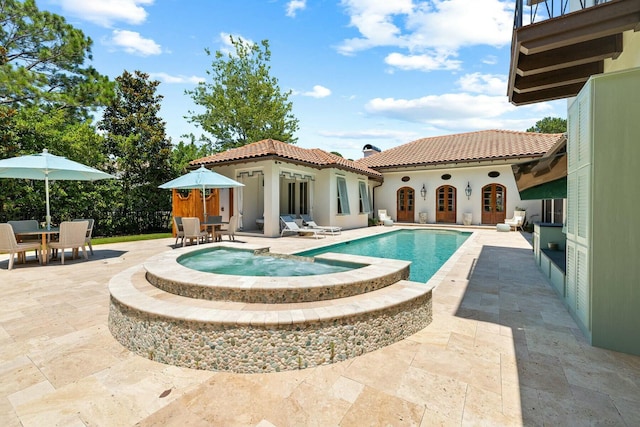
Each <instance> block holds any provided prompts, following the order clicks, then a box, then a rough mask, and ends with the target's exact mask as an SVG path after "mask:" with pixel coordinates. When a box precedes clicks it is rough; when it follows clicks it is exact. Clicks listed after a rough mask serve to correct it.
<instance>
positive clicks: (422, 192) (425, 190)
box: [420, 184, 427, 200]
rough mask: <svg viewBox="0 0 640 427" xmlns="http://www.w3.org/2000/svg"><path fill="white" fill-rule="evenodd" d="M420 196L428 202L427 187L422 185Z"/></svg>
mask: <svg viewBox="0 0 640 427" xmlns="http://www.w3.org/2000/svg"><path fill="white" fill-rule="evenodd" d="M420 195H421V196H422V198H423V199H424V200H427V187H425V186H424V184H422V190H420Z"/></svg>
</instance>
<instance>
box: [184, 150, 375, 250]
mask: <svg viewBox="0 0 640 427" xmlns="http://www.w3.org/2000/svg"><path fill="white" fill-rule="evenodd" d="M191 164H192V165H194V166H200V165H204V166H205V167H207V168H209V169H215V171H216V172H218V173H220V174H222V175H225V176H227V177H229V178H232V179H235V180H236V181H239V182H241V183H243V184H244V185H245V186H244V187H243V188H240V189H236V190H235V191H231V190H221V191H220V196H219V204H220V213H219V214H221V215H222V216H223V219H227V220H228V218H229V217H230V216H231V215H233V214H235V215H238V216H240V217H241V218H242V221H241V222H240V223H239V227H241V228H242V229H243V230H247V231H248V230H253V231H259V232H262V233H263V234H264V235H265V236H268V237H276V236H279V235H280V216H281V215H293V216H294V217H295V216H297V215H309V216H311V217H312V218H313V219H314V220H315V222H316V223H318V224H321V225H326V226H338V227H342V228H344V229H350V228H359V227H366V226H367V225H368V218H369V215H370V214H371V202H370V194H371V187H372V186H375V185H377V184H378V183H380V182H382V174H381V173H380V172H377V171H375V170H373V169H371V168H368V167H366V166H364V165H359V164H357V163H356V162H354V161H351V160H347V159H344V158H342V157H340V156H337V155H335V154H332V153H328V152H326V151H324V150H320V149H306V148H301V147H297V146H295V145H292V144H287V143H284V142H281V141H276V140H271V139H268V140H263V141H258V142H254V143H251V144H248V145H245V146H243V147H239V148H234V149H231V150H227V151H225V152H223V153H217V154H214V155H212V156H208V157H203V158H200V159H197V160H194V161H192V162H191Z"/></svg>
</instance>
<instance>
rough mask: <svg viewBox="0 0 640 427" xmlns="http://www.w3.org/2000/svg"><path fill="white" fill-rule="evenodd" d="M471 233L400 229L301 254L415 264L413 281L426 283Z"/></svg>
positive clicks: (412, 272) (411, 275) (411, 270)
mask: <svg viewBox="0 0 640 427" xmlns="http://www.w3.org/2000/svg"><path fill="white" fill-rule="evenodd" d="M470 235H471V233H469V232H464V231H455V230H406V229H404V230H396V231H392V232H389V233H385V234H382V235H378V236H369V237H365V238H362V239H357V240H351V241H349V242H343V243H338V244H335V245H331V246H325V247H322V248H318V249H313V250H309V251H304V252H299V253H297V254H296V255H300V256H316V255H319V254H323V253H327V252H336V253H342V254H352V255H365V256H372V257H379V258H392V259H400V260H405V261H411V268H410V276H409V279H410V280H413V281H416V282H423V283H426V282H427V281H428V280H429V279H430V278H431V276H433V275H434V274H435V273H436V271H438V269H439V268H440V267H442V265H443V264H444V263H445V262H446V261H447V260H448V259H449V257H451V255H453V253H454V252H455V251H456V250H457V249H458V248H459V247H460V245H462V244H463V243H464V242H465V241H466V240H467V238H469V236H470Z"/></svg>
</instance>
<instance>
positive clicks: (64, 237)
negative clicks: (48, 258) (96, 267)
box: [49, 220, 89, 265]
mask: <svg viewBox="0 0 640 427" xmlns="http://www.w3.org/2000/svg"><path fill="white" fill-rule="evenodd" d="M88 230H89V221H87V220H84V221H62V222H61V223H60V235H59V238H58V241H57V242H49V249H51V250H53V251H54V252H58V249H60V259H61V261H62V265H64V251H65V249H71V257H72V258H73V259H75V258H76V256H77V255H78V252H79V250H80V248H82V254H83V255H84V259H89V255H87V231H88Z"/></svg>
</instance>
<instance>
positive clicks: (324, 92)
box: [296, 85, 331, 98]
mask: <svg viewBox="0 0 640 427" xmlns="http://www.w3.org/2000/svg"><path fill="white" fill-rule="evenodd" d="M296 95H302V96H310V97H311V98H326V97H327V96H329V95H331V90H330V89H327V88H326V87H324V86H320V85H315V86H314V87H313V90H312V91H309V92H296Z"/></svg>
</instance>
